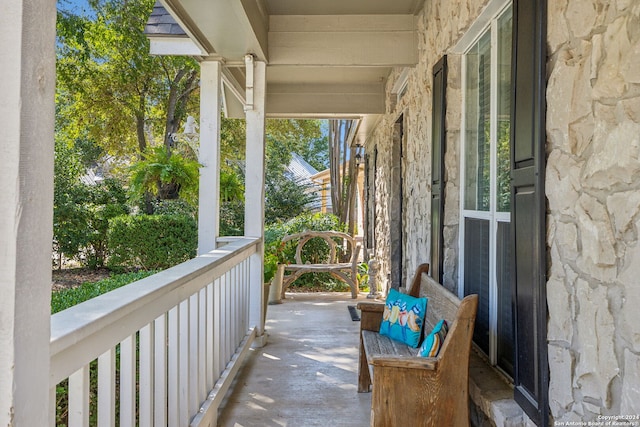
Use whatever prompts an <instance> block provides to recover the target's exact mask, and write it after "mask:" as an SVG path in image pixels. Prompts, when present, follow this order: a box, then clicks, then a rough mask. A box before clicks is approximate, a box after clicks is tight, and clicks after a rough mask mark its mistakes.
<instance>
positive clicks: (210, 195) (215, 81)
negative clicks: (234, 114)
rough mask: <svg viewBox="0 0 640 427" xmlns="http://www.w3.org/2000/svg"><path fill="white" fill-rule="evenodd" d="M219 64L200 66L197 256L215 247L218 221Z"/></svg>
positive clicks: (216, 62) (205, 63)
mask: <svg viewBox="0 0 640 427" xmlns="http://www.w3.org/2000/svg"><path fill="white" fill-rule="evenodd" d="M221 68H222V66H221V64H220V62H218V61H205V62H202V63H201V64H200V150H199V158H198V161H199V162H200V164H201V165H202V167H201V168H200V189H199V192H200V195H199V199H198V200H199V201H198V254H200V255H202V254H205V253H207V252H209V251H211V250H213V249H215V248H216V240H217V238H218V234H219V222H220V89H221V86H220V85H221V81H222V80H221V76H222V73H221Z"/></svg>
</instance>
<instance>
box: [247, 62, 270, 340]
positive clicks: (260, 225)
mask: <svg viewBox="0 0 640 427" xmlns="http://www.w3.org/2000/svg"><path fill="white" fill-rule="evenodd" d="M251 65H253V73H251V72H250V70H247V73H246V74H247V101H249V100H250V98H251V97H250V92H251V91H253V103H252V104H253V106H247V108H248V109H247V111H246V118H247V154H246V175H245V212H244V234H245V236H250V237H262V238H264V167H265V166H264V165H265V158H264V154H265V137H264V133H265V127H264V125H265V116H264V108H265V92H266V68H267V67H266V64H265V63H264V62H258V61H255V62H254V61H253V60H249V61H247V67H250V66H251ZM252 74H253V75H252ZM251 75H252V76H251ZM251 77H253V78H251ZM251 80H252V81H251ZM263 262H264V245H261V249H260V251H258V253H257V254H255V255H253V256H252V257H251V275H250V280H251V318H250V321H251V325H259V331H258V335H259V336H263V331H264V320H263V315H264V313H263V303H262V301H263V300H262V299H263V298H264V296H263V292H264V287H263V286H262V283H263V280H264V279H263V277H264V276H263V271H264V265H263Z"/></svg>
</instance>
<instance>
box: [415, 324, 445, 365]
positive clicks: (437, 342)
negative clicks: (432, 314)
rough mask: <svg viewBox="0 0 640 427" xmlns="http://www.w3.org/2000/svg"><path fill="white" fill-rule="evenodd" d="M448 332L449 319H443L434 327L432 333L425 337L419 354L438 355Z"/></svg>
mask: <svg viewBox="0 0 640 427" xmlns="http://www.w3.org/2000/svg"><path fill="white" fill-rule="evenodd" d="M447 332H449V326H448V325H447V321H446V320H444V319H442V320H441V321H439V322H438V323H437V324H436V326H434V327H433V330H432V331H431V333H430V334H429V335H427V337H426V338H425V339H424V342H423V343H422V346H421V347H420V351H419V352H418V356H422V357H436V356H437V355H438V353H439V352H440V348H441V347H442V343H443V342H444V339H445V338H446V336H447Z"/></svg>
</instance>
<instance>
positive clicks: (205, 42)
mask: <svg viewBox="0 0 640 427" xmlns="http://www.w3.org/2000/svg"><path fill="white" fill-rule="evenodd" d="M160 2H161V3H162V5H163V6H164V7H165V8H166V9H167V11H168V12H169V13H170V14H171V15H172V16H173V17H174V19H175V20H176V22H178V23H179V24H180V27H182V28H183V29H184V31H185V32H186V33H187V34H188V35H189V37H190V38H191V39H193V40H194V42H195V43H197V44H198V45H200V46H202V48H203V50H204V51H205V52H206V53H207V54H209V55H220V56H221V57H223V58H225V59H230V60H238V59H241V58H243V57H244V55H245V54H246V53H247V52H249V53H252V54H254V55H255V56H256V59H258V60H263V61H264V60H266V59H267V57H268V47H267V44H268V43H267V39H268V35H267V34H268V18H267V14H266V10H264V8H263V7H262V6H261V5H262V3H261V2H256V1H250V0H220V1H217V2H216V4H215V7H214V6H212V5H211V3H210V2H209V1H208V0H192V1H188V2H185V1H180V0H160Z"/></svg>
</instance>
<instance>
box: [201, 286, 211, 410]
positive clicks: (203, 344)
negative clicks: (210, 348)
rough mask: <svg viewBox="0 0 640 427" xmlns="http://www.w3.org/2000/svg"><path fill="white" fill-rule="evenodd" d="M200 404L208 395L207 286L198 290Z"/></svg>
mask: <svg viewBox="0 0 640 427" xmlns="http://www.w3.org/2000/svg"><path fill="white" fill-rule="evenodd" d="M198 304H199V307H198V404H200V403H202V401H203V400H204V399H205V398H206V397H207V392H208V391H209V389H207V288H206V287H205V288H202V289H200V291H199V292H198Z"/></svg>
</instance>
